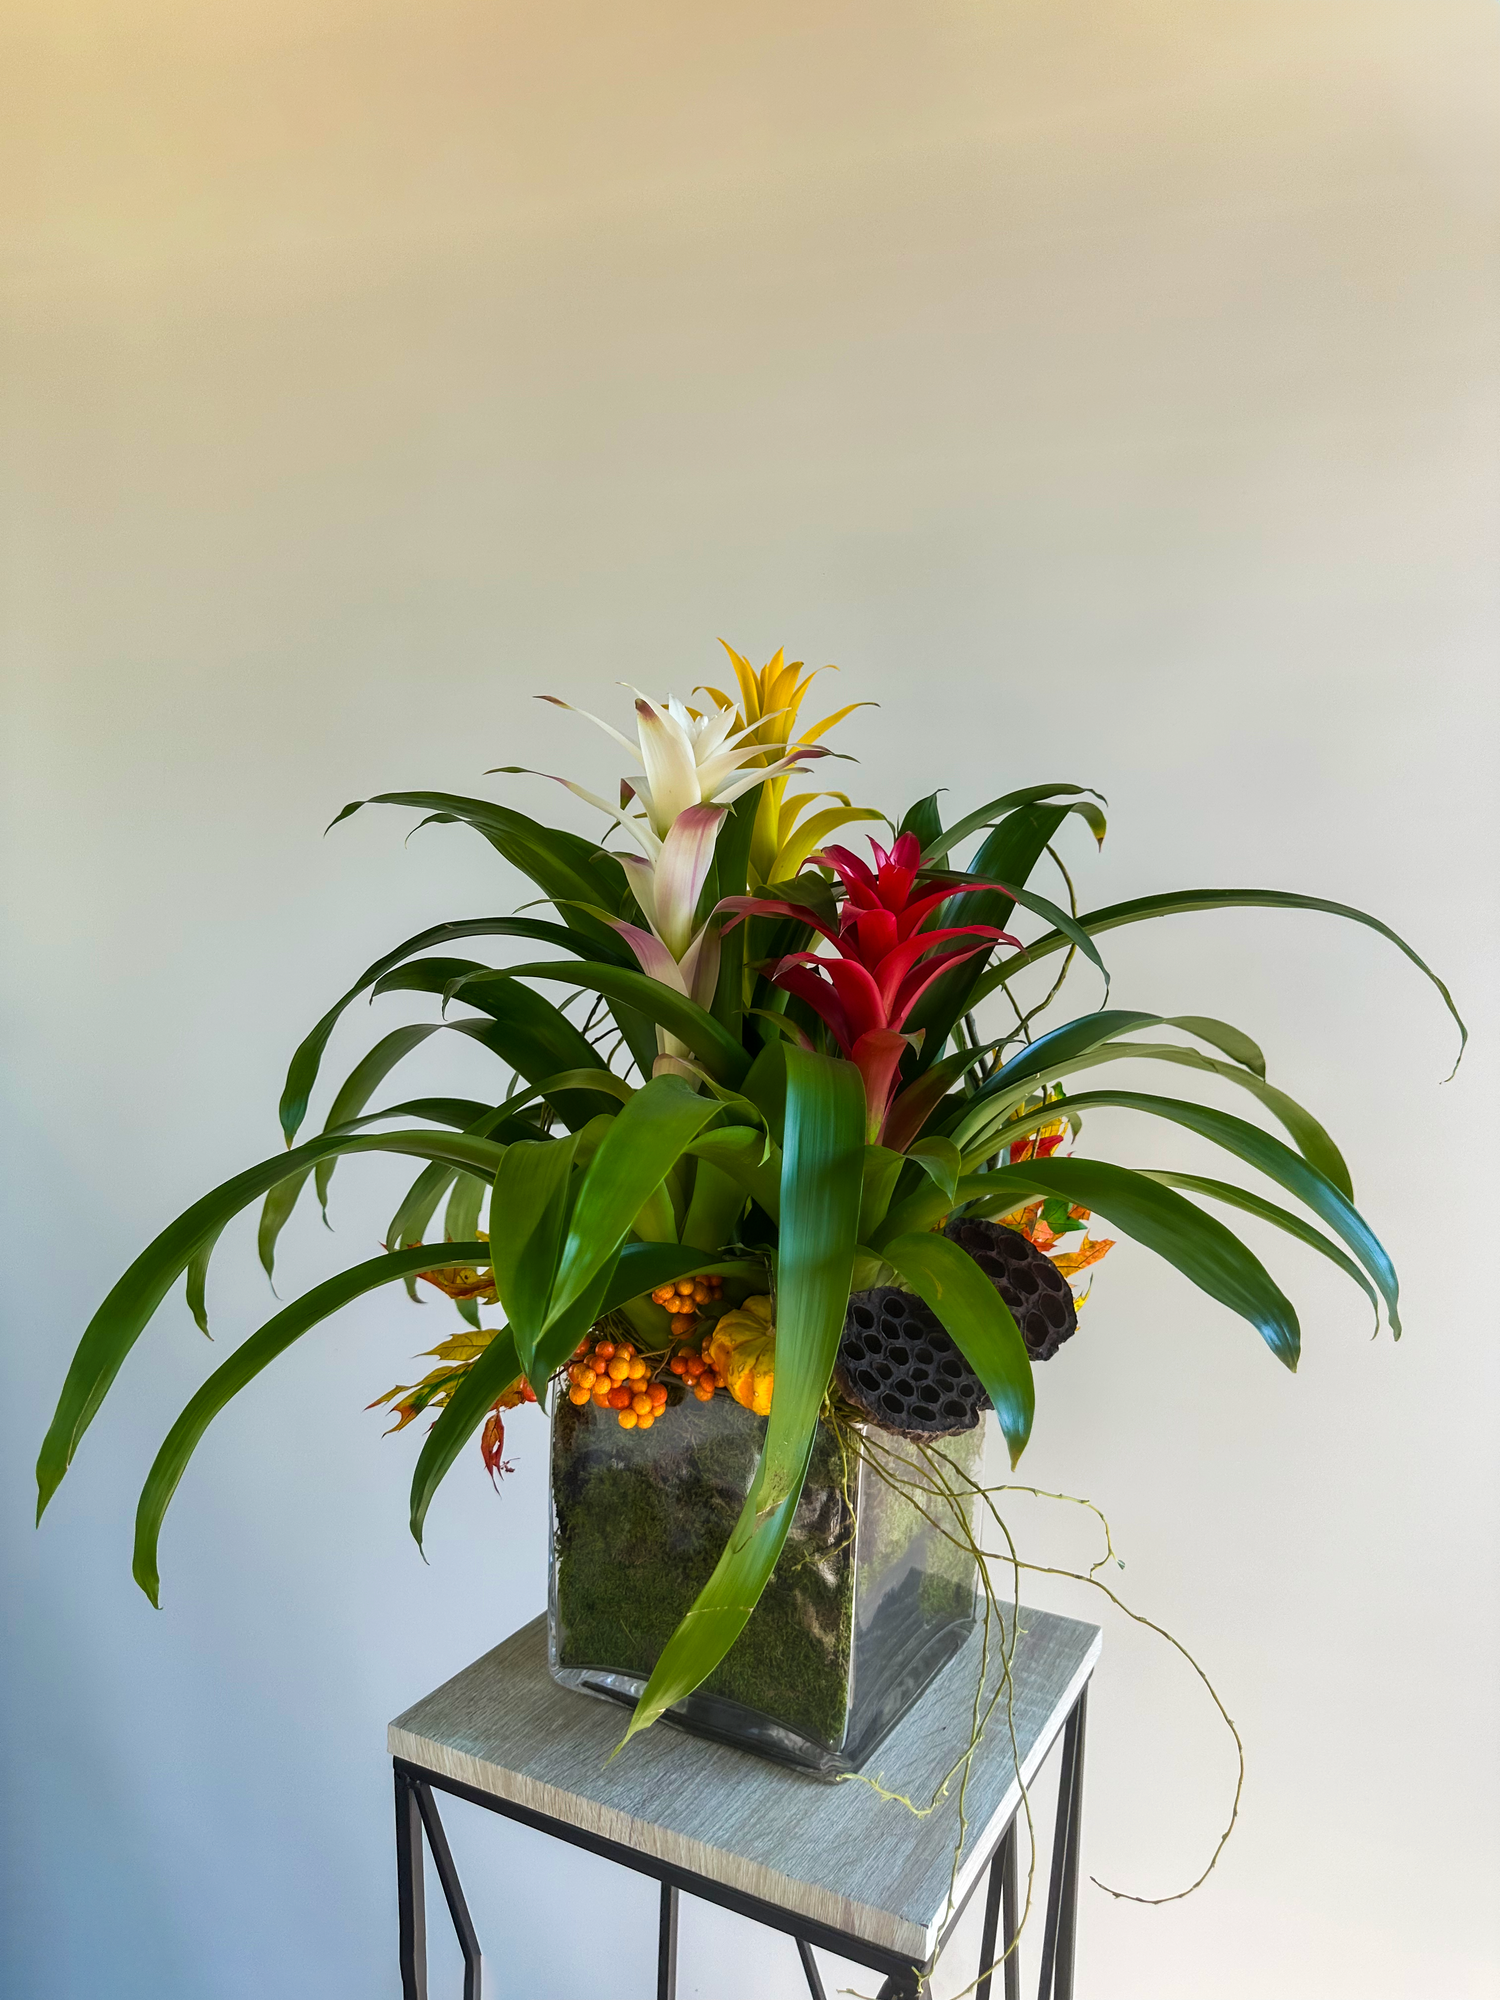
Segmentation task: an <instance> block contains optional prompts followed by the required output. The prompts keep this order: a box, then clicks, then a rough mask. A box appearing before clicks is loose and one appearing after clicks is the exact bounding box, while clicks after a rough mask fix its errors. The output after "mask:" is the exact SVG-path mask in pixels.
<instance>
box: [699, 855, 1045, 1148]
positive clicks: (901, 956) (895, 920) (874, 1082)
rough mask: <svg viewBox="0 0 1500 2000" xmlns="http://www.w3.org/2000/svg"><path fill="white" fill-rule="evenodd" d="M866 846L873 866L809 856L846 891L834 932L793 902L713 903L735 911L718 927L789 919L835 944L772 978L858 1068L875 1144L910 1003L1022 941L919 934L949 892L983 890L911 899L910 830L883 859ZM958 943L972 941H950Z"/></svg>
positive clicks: (913, 861) (802, 954) (916, 858)
mask: <svg viewBox="0 0 1500 2000" xmlns="http://www.w3.org/2000/svg"><path fill="white" fill-rule="evenodd" d="M870 847H871V849H872V851H873V853H874V856H875V866H874V868H871V867H870V866H869V865H868V863H866V862H864V861H861V860H860V858H859V856H858V855H857V854H851V853H850V851H849V849H848V848H847V847H828V848H825V849H824V850H823V852H822V853H821V854H815V855H813V857H812V859H813V860H814V861H816V862H821V863H822V864H823V865H824V866H826V867H829V868H832V869H833V870H834V871H835V873H836V874H837V875H838V877H839V879H840V880H841V882H842V883H843V885H844V899H843V904H842V907H841V909H840V911H839V916H838V923H837V928H835V927H834V926H833V925H831V924H829V923H828V922H827V921H826V920H825V919H824V918H823V917H821V916H820V915H819V914H818V913H817V912H816V911H815V910H812V909H809V908H807V907H806V906H805V905H803V904H801V903H790V902H786V903H784V902H778V901H776V900H775V899H774V898H772V897H766V896H730V897H727V898H726V899H725V901H724V902H723V903H722V904H720V906H719V907H720V908H721V909H727V910H732V911H733V912H734V916H733V917H732V919H731V923H730V925H728V926H726V928H731V927H732V925H733V924H734V923H737V922H738V921H739V919H740V918H741V917H749V916H780V917H795V918H797V919H798V920H799V922H802V923H807V924H811V925H812V926H813V928H814V929H815V930H818V931H821V932H822V934H823V936H824V937H825V938H827V940H828V942H829V943H830V944H831V945H832V946H833V947H834V952H835V953H836V954H837V955H836V956H831V957H824V956H820V955H819V954H818V953H816V952H811V951H794V952H792V953H790V954H789V955H788V956H787V957H786V958H783V959H782V960H781V961H780V963H779V964H778V965H777V966H776V967H775V969H774V970H773V972H772V974H771V977H772V979H773V980H774V981H775V983H776V984H777V985H778V986H782V987H785V989H786V990H787V992H788V993H795V994H796V995H797V996H798V997H799V998H800V999H803V1000H805V1001H806V1002H807V1004H808V1005H809V1006H810V1007H811V1008H812V1009H813V1010H814V1012H815V1013H817V1014H818V1015H819V1016H820V1017H821V1018H822V1019H823V1020H824V1021H825V1022H827V1024H828V1028H829V1031H830V1032H831V1034H832V1035H833V1038H834V1040H835V1041H836V1042H837V1043H838V1045H839V1047H840V1049H842V1051H843V1052H844V1054H845V1055H846V1056H847V1057H848V1058H849V1060H850V1061H851V1062H852V1063H854V1064H855V1065H856V1067H857V1068H858V1070H859V1072H860V1075H861V1076H862V1077H863V1078H864V1082H865V1099H866V1102H867V1103H868V1105H869V1114H870V1115H869V1127H868V1135H869V1138H870V1140H871V1142H872V1143H873V1142H875V1141H877V1140H878V1139H879V1137H880V1135H881V1133H882V1132H883V1130H884V1128H885V1122H886V1117H887V1114H888V1112H889V1111H890V1108H891V1100H892V1098H893V1097H894V1095H895V1092H896V1084H897V1074H898V1071H899V1068H900V1064H901V1058H902V1056H903V1055H904V1054H905V1052H906V1049H907V1047H908V1046H909V1045H911V1044H912V1043H913V1042H914V1039H915V1038H914V1037H913V1036H911V1035H905V1034H903V1033H902V1032H901V1029H902V1026H903V1024H904V1023H905V1021H906V1019H907V1017H908V1016H909V1015H910V1013H911V1010H912V1009H913V1007H915V1006H916V1004H917V1002H918V1000H920V999H921V997H922V995H923V994H924V993H925V992H926V990H927V988H928V987H929V986H930V985H931V984H932V982H933V980H935V979H937V978H939V977H940V976H941V975H942V974H943V973H945V972H947V971H948V970H949V968H950V967H951V966H955V965H960V964H962V962H963V961H964V960H965V959H966V958H972V957H973V956H974V954H975V953H976V952H980V951H987V950H988V949H989V947H990V946H991V945H993V944H1013V945H1018V944H1019V943H1020V939H1019V938H1014V937H1012V936H1011V935H1010V933H1009V932H1008V931H1002V930H999V929H997V928H996V926H995V925H993V924H962V925H959V926H956V927H953V928H949V929H945V930H924V929H923V925H924V924H925V923H926V922H927V920H928V918H929V917H931V916H932V915H933V913H934V912H935V911H936V910H937V909H938V908H939V907H940V905H941V904H943V903H945V902H946V901H947V900H948V898H949V897H950V896H953V895H962V894H964V893H966V892H967V891H969V890H973V889H983V888H988V887H989V886H990V885H989V884H988V883H984V882H962V883H945V884H944V885H943V887H941V888H939V889H936V890H934V891H932V892H931V893H929V894H927V895H919V896H917V897H916V898H915V900H913V894H912V892H913V890H914V889H915V888H916V887H917V883H918V876H919V863H920V859H921V847H920V845H919V843H918V841H917V838H916V836H915V834H910V833H903V834H900V835H898V836H897V839H896V844H895V846H894V847H892V849H891V850H890V852H889V853H887V852H886V851H885V849H884V848H883V847H880V846H877V844H876V843H875V842H874V841H873V840H872V841H871V842H870ZM966 938H974V939H977V940H979V942H977V943H974V944H965V943H962V942H957V940H962V939H966Z"/></svg>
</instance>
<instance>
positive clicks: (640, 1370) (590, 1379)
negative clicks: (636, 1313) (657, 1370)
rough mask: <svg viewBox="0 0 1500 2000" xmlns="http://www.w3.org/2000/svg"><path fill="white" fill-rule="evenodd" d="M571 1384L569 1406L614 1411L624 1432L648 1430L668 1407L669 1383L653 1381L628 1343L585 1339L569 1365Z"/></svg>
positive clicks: (625, 1341) (644, 1365) (648, 1370)
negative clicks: (591, 1406) (592, 1406)
mask: <svg viewBox="0 0 1500 2000" xmlns="http://www.w3.org/2000/svg"><path fill="white" fill-rule="evenodd" d="M568 1383H569V1388H568V1401H569V1402H570V1403H576V1404H577V1405H578V1406H579V1408H580V1409H581V1408H582V1407H583V1405H584V1404H585V1403H597V1404H598V1406H599V1408H600V1409H601V1410H614V1411H615V1412H616V1414H617V1415H618V1417H619V1419H620V1428H621V1430H626V1431H634V1430H642V1431H649V1430H650V1428H651V1426H652V1425H653V1424H654V1423H655V1422H656V1420H657V1418H658V1417H659V1416H660V1415H661V1413H662V1411H663V1410H664V1409H665V1408H666V1404H667V1385H666V1383H665V1382H653V1381H652V1380H651V1370H650V1368H649V1367H648V1366H647V1365H646V1363H645V1362H644V1361H642V1359H641V1358H640V1356H639V1355H638V1354H637V1353H636V1351H635V1348H634V1347H633V1346H632V1345H631V1343H630V1342H629V1341H628V1340H620V1341H615V1340H609V1339H604V1340H596V1341H593V1342H590V1341H587V1340H585V1341H584V1342H583V1343H582V1344H581V1345H580V1347H579V1348H578V1351H577V1353H576V1354H575V1355H574V1356H573V1359H572V1360H571V1361H570V1362H569V1363H568Z"/></svg>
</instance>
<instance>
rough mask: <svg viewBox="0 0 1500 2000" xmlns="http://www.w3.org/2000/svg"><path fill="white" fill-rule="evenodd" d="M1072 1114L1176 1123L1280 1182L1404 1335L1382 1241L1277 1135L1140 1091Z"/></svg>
mask: <svg viewBox="0 0 1500 2000" xmlns="http://www.w3.org/2000/svg"><path fill="white" fill-rule="evenodd" d="M1067 1110H1068V1111H1069V1113H1070V1114H1077V1115H1081V1114H1082V1113H1083V1112H1085V1111H1092V1110H1101V1111H1102V1110H1113V1111H1140V1112H1144V1113H1145V1114H1146V1115H1147V1116H1149V1117H1152V1118H1166V1119H1170V1120H1171V1122H1172V1123H1173V1124H1174V1125H1181V1126H1183V1127H1185V1129H1186V1130H1187V1131H1189V1132H1196V1133H1197V1134H1198V1135H1199V1137H1200V1138H1203V1139H1209V1140H1211V1141H1212V1142H1213V1144H1214V1145H1216V1146H1222V1147H1223V1148H1224V1150H1225V1152H1226V1153H1233V1154H1234V1155H1235V1157H1236V1158H1237V1159H1241V1160H1244V1161H1245V1162H1246V1164H1247V1165H1249V1166H1252V1167H1256V1168H1258V1169H1259V1171H1260V1172H1261V1173H1263V1174H1264V1175H1265V1176H1266V1177H1267V1179H1268V1180H1273V1181H1276V1182H1277V1183H1278V1184H1279V1185H1280V1186H1281V1187H1284V1188H1285V1189H1286V1190H1287V1192H1288V1193H1289V1194H1294V1195H1296V1197H1297V1199H1298V1200H1299V1201H1302V1202H1305V1203H1306V1205H1307V1206H1308V1207H1309V1208H1310V1209H1311V1210H1312V1212H1313V1214H1314V1215H1317V1216H1320V1217H1321V1218H1322V1220H1323V1221H1324V1222H1326V1223H1327V1224H1328V1227H1329V1228H1330V1229H1331V1230H1332V1231H1333V1233H1334V1235H1335V1236H1337V1237H1339V1238H1341V1240H1342V1241H1343V1242H1344V1244H1345V1245H1346V1246H1347V1247H1348V1249H1350V1250H1351V1251H1353V1253H1354V1255H1355V1256H1356V1257H1357V1258H1358V1259H1359V1262H1360V1263H1361V1264H1362V1265H1363V1266H1364V1268H1365V1269H1366V1271H1368V1272H1369V1274H1370V1276H1371V1277H1372V1278H1373V1279H1374V1280H1375V1286H1376V1289H1377V1290H1378V1291H1379V1293H1380V1296H1381V1297H1382V1298H1383V1299H1384V1301H1385V1309H1386V1314H1387V1316H1388V1318H1389V1319H1390V1322H1391V1332H1392V1333H1393V1334H1396V1335H1397V1336H1399V1335H1400V1332H1401V1316H1400V1313H1399V1312H1398V1310H1397V1297H1398V1294H1399V1291H1400V1286H1399V1284H1398V1282H1397V1279H1396V1268H1395V1266H1394V1265H1393V1264H1392V1262H1391V1260H1390V1258H1389V1257H1388V1256H1387V1255H1386V1252H1385V1249H1384V1247H1383V1245H1382V1244H1381V1242H1380V1240H1379V1238H1378V1237H1377V1236H1376V1235H1375V1232H1374V1231H1373V1230H1372V1229H1371V1227H1370V1225H1369V1224H1368V1223H1367V1222H1366V1221H1365V1219H1364V1217H1363V1216H1362V1215H1361V1214H1360V1212H1359V1210H1358V1209H1357V1208H1356V1207H1355V1206H1354V1204H1353V1203H1352V1202H1351V1201H1349V1200H1348V1199H1347V1197H1346V1196H1345V1195H1343V1194H1341V1193H1340V1192H1339V1190H1338V1189H1337V1188H1336V1187H1335V1186H1334V1185H1333V1183H1332V1181H1330V1180H1329V1179H1328V1177H1327V1175H1326V1174H1321V1173H1319V1171H1318V1169H1317V1168H1316V1167H1315V1166H1312V1165H1311V1164H1310V1163H1309V1162H1308V1161H1307V1160H1304V1159H1303V1158H1302V1156H1301V1154H1300V1153H1294V1152H1293V1151H1292V1149H1291V1147H1290V1146H1284V1145H1283V1144H1282V1142H1281V1141H1280V1140H1279V1139H1277V1138H1274V1137H1273V1136H1272V1134H1271V1133H1269V1132H1266V1131H1263V1130H1262V1129H1261V1127H1260V1126H1259V1125H1252V1124H1251V1123H1250V1122H1249V1120H1248V1119H1245V1118H1236V1117H1235V1116H1234V1114H1233V1113H1232V1112H1229V1111H1219V1110H1217V1109H1216V1108H1215V1107H1214V1106H1212V1105H1208V1104H1190V1103H1188V1102H1187V1101H1186V1099H1184V1098H1180V1097H1152V1096H1148V1095H1147V1094H1146V1093H1144V1092H1142V1091H1136V1090H1089V1091H1083V1092H1081V1093H1080V1094H1079V1095H1078V1096H1076V1097H1070V1098H1068V1100H1067ZM1049 1112H1050V1114H1051V1115H1054V1116H1055V1114H1056V1107H1055V1106H1052V1107H1048V1110H1047V1111H1042V1112H1038V1113H1035V1114H1032V1113H1028V1114H1027V1115H1026V1116H1025V1117H1024V1118H1019V1119H1017V1120H1016V1123H1015V1127H1014V1130H1015V1133H1016V1136H1017V1137H1018V1138H1021V1137H1024V1136H1025V1134H1026V1132H1027V1131H1028V1130H1030V1129H1034V1128H1035V1126H1036V1125H1037V1124H1038V1123H1039V1122H1041V1121H1042V1120H1043V1119H1044V1118H1045V1117H1046V1116H1048V1115H1049ZM1009 1129H1011V1128H1009V1127H1007V1130H1009Z"/></svg>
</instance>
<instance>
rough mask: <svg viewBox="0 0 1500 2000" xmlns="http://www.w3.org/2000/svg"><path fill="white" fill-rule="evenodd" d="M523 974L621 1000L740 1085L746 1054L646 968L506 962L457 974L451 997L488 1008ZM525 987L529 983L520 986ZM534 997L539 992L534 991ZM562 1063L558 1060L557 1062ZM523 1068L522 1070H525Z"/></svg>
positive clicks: (720, 1077)
mask: <svg viewBox="0 0 1500 2000" xmlns="http://www.w3.org/2000/svg"><path fill="white" fill-rule="evenodd" d="M522 979H557V980H562V981H564V982H565V983H566V984H567V985H569V986H581V987H583V988H585V989H586V990H587V991H588V992H591V993H602V994H603V995H604V997H605V998H606V999H607V1000H622V1001H624V1002H625V1003H626V1004H627V1005H629V1006H632V1007H634V1008H635V1009H636V1010H637V1011H638V1012H639V1013H642V1014H645V1015H647V1016H648V1017H649V1018H650V1019H651V1020H653V1021H655V1022H657V1023H658V1024H659V1025H660V1026H661V1027H663V1028H665V1029H666V1030H667V1031H668V1033H669V1034H673V1035H676V1036H677V1038H678V1039H679V1040H680V1041H683V1042H686V1044H687V1045H688V1047H689V1048H690V1049H691V1050H692V1052H693V1054H694V1055H695V1056H696V1057H697V1058H698V1060H699V1062H701V1063H702V1065H703V1067H704V1068H705V1069H706V1070H707V1071H708V1072H709V1074H710V1075H711V1076H712V1077H714V1078H715V1079H716V1080H717V1081H718V1082H719V1083H727V1084H730V1085H738V1084H740V1083H742V1082H743V1081H744V1078H745V1074H746V1072H747V1071H748V1069H749V1067H750V1058H749V1056H748V1055H746V1053H745V1051H744V1049H743V1048H742V1047H741V1046H740V1044H739V1043H738V1042H737V1041H736V1040H735V1039H734V1037H733V1036H732V1035H731V1034H729V1033H728V1032H727V1030H726V1029H725V1028H724V1027H723V1026H722V1024H721V1023H720V1022H718V1021H716V1020H715V1019H714V1018H713V1016H712V1014H708V1013H705V1011H704V1010H703V1008H701V1007H700V1006H698V1005H697V1004H696V1002H694V1001H692V1000H689V999H688V997H687V995H686V994H684V993H676V992H674V991H673V990H672V988H671V987H670V986H663V984H662V983H661V981H660V980H659V979H648V978H647V976H646V974H645V973H644V972H632V971H630V970H629V969H628V968H626V967H624V966H618V965H569V964H566V963H563V964H538V965H507V966H504V967H501V968H500V969H498V970H496V971H492V972H471V973H468V974H466V975H464V976H462V977H461V978H459V979H457V980H455V981H454V982H453V985H452V987H451V990H450V998H452V999H456V1000H467V1001H468V1002H469V1003H470V1004H471V1005H472V1006H475V1007H481V1006H482V1007H485V1008H489V1007H490V1006H491V1004H492V1003H491V1001H490V999H488V998H484V999H481V998H480V997H479V996H480V995H481V994H484V995H489V994H490V993H491V992H492V991H493V990H494V989H495V988H496V987H501V986H505V985H513V984H516V983H517V982H519V981H520V980H522ZM520 990H521V991H522V992H525V991H526V990H527V989H526V988H525V987H522V988H521V989H520ZM532 997H533V999H535V998H536V997H537V996H536V995H533V996H532ZM558 1067H560V1065H558ZM523 1074H524V1072H523Z"/></svg>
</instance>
